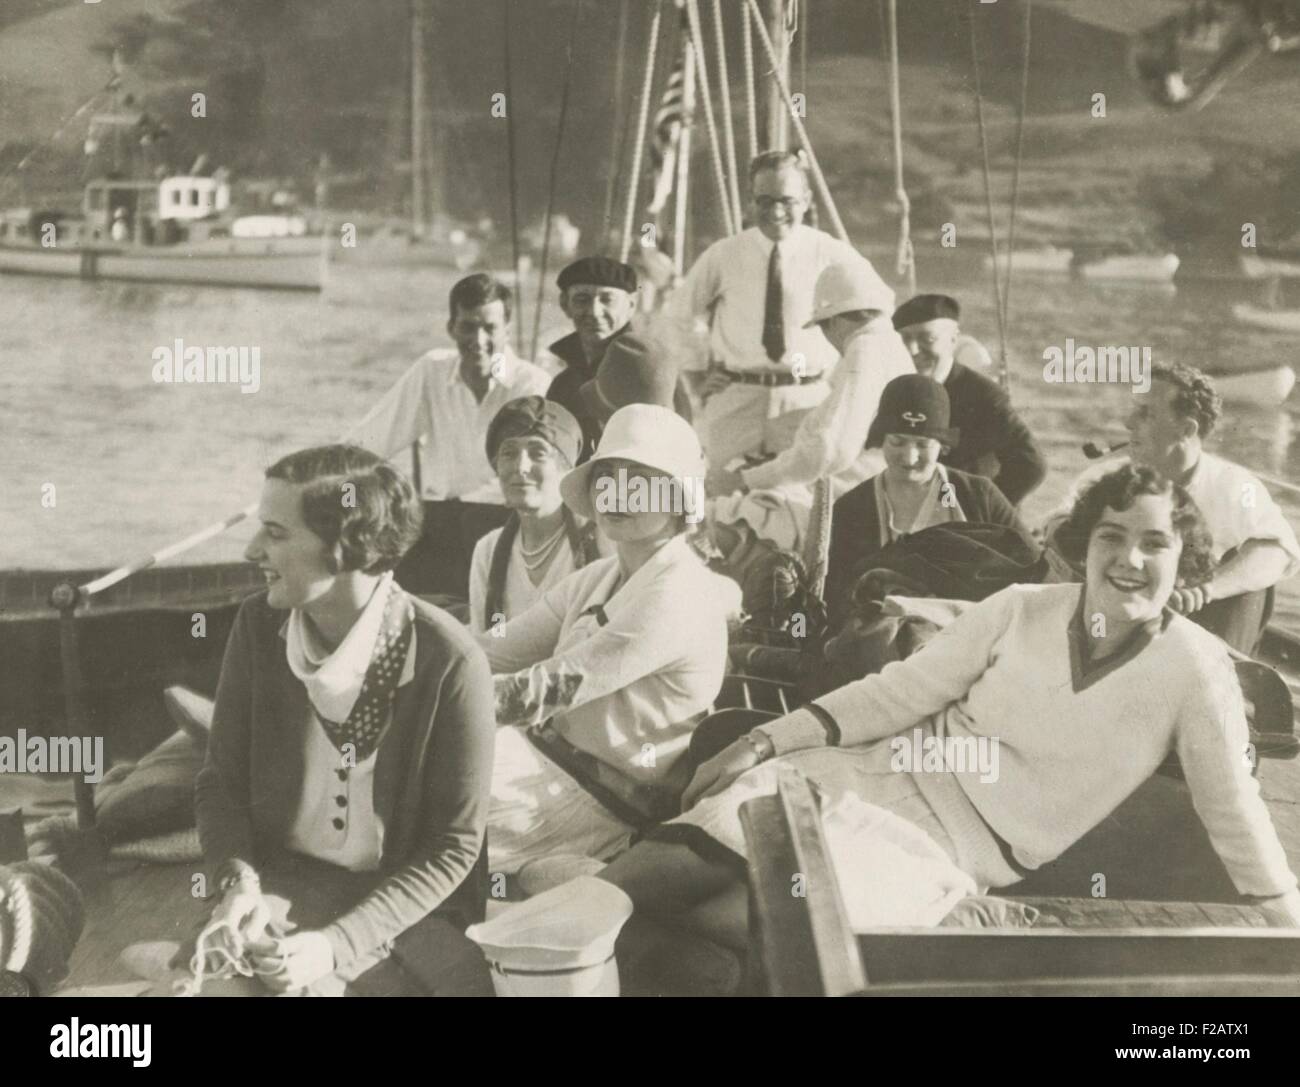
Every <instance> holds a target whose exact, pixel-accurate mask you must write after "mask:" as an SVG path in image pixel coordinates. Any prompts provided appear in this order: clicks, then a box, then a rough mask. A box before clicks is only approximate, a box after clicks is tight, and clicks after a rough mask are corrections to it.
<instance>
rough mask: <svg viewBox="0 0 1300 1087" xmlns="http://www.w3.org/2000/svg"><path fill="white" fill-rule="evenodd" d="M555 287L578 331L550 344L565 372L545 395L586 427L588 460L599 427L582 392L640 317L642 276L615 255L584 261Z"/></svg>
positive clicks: (573, 266) (577, 262)
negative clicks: (613, 344) (609, 351)
mask: <svg viewBox="0 0 1300 1087" xmlns="http://www.w3.org/2000/svg"><path fill="white" fill-rule="evenodd" d="M556 283H557V285H558V286H559V288H560V308H561V309H562V310H564V313H565V316H567V317H568V318H569V320H571V321H572V322H573V329H574V330H573V332H571V333H570V334H569V335H567V336H565V337H564V338H563V339H560V340H556V342H555V343H553V344H551V346H550V352H551V354H552V355H554V356H555V357H556V358H558V359H559V360H560V361H561V362H563V363H564V370H563V371H562V372H561V373H559V374H558V375H557V376H556V377H555V379H554V380H553V381H552V382H551V387H550V388H549V389H548V390H547V392H546V397H547V399H548V400H554V401H555V402H556V403H557V404H563V405H564V406H565V407H566V408H568V409H569V411H571V412H572V413H573V414H574V415H575V416H576V417H577V419H578V421H579V422H580V423H581V424H582V432H583V437H584V439H585V441H584V449H583V456H582V459H583V460H585V459H586V458H587V456H589V455H590V453H591V450H592V449H594V448H595V444H596V439H597V438H598V437H599V436H600V426H599V424H598V423H597V422H596V420H594V419H593V418H592V417H591V415H590V413H589V412H588V409H587V407H586V404H585V403H584V401H583V399H582V397H581V395H580V394H579V392H578V390H579V389H580V388H581V387H582V386H583V385H585V384H586V383H587V382H589V381H591V380H592V379H593V378H595V376H596V371H597V370H598V369H599V367H600V362H601V359H603V358H604V357H605V351H606V350H607V349H608V347H609V345H610V343H611V342H613V340H614V339H615V338H616V337H618V336H621V335H622V334H623V333H624V332H625V331H626V330H627V328H628V325H629V323H630V322H631V320H632V316H633V314H635V313H636V310H637V297H638V296H637V276H636V272H635V271H634V270H633V269H632V267H631V266H630V265H627V264H623V263H622V262H620V261H616V260H613V259H612V258H610V257H582V258H581V259H579V260H575V261H574V262H573V263H572V264H570V265H569V266H568V267H566V268H565V269H564V270H563V271H562V272H560V275H559V278H558V279H557V280H556Z"/></svg>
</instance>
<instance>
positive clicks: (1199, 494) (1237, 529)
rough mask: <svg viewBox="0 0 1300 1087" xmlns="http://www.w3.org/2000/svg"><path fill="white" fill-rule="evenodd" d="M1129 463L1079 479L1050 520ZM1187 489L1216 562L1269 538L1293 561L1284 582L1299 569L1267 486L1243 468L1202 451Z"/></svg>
mask: <svg viewBox="0 0 1300 1087" xmlns="http://www.w3.org/2000/svg"><path fill="white" fill-rule="evenodd" d="M1128 463H1129V461H1128V458H1127V457H1123V458H1119V459H1117V460H1108V461H1103V462H1102V463H1101V464H1098V465H1095V466H1093V467H1092V468H1089V469H1088V470H1087V471H1086V472H1084V473H1083V474H1082V475H1081V476H1079V478H1078V479H1077V480H1075V482H1074V486H1073V487H1072V488H1071V489H1070V493H1069V494H1068V495H1067V496H1066V499H1065V502H1064V503H1063V504H1062V506H1061V507H1060V509H1058V510H1057V512H1056V514H1054V515H1053V518H1052V519H1051V520H1054V519H1055V518H1056V517H1057V516H1063V515H1065V514H1068V513H1069V511H1070V508H1071V507H1072V506H1073V505H1074V502H1075V500H1076V499H1077V498H1078V496H1079V494H1080V493H1081V492H1082V491H1083V490H1084V489H1085V488H1086V487H1087V486H1089V485H1090V484H1092V483H1095V482H1096V481H1097V480H1098V479H1100V478H1101V477H1102V476H1104V475H1106V474H1107V473H1108V472H1113V471H1114V470H1115V469H1116V468H1120V467H1122V466H1123V465H1125V464H1128ZM1186 489H1187V493H1188V494H1189V495H1191V496H1192V501H1193V502H1195V503H1196V506H1197V508H1198V509H1199V510H1200V511H1201V516H1203V517H1204V518H1205V524H1206V527H1207V528H1208V529H1209V530H1210V536H1211V538H1212V541H1213V544H1214V558H1215V561H1216V562H1217V561H1220V560H1222V558H1223V556H1224V555H1225V554H1226V553H1227V552H1229V551H1232V550H1234V549H1235V548H1238V547H1240V546H1241V545H1242V544H1244V543H1246V541H1248V540H1265V541H1269V542H1271V543H1275V544H1277V545H1278V546H1279V547H1281V548H1282V550H1283V551H1285V552H1286V553H1287V555H1288V556H1290V559H1291V562H1290V564H1289V565H1288V566H1287V568H1286V571H1285V573H1283V575H1282V577H1281V578H1279V579H1278V580H1279V581H1281V580H1283V579H1285V578H1289V577H1291V576H1292V575H1293V574H1295V573H1296V572H1297V571H1300V545H1298V544H1297V543H1296V536H1295V531H1294V530H1293V529H1292V528H1291V525H1290V523H1289V522H1288V521H1287V519H1286V517H1285V515H1283V513H1282V511H1281V509H1279V508H1278V504H1277V503H1276V502H1274V501H1273V496H1272V495H1270V494H1269V493H1268V491H1267V490H1266V489H1265V487H1264V484H1262V483H1261V482H1260V481H1259V480H1258V479H1256V478H1255V477H1254V475H1252V474H1251V473H1250V472H1248V471H1247V470H1246V469H1245V468H1243V467H1242V466H1241V465H1240V464H1234V463H1233V462H1232V461H1230V460H1224V459H1223V457H1216V456H1215V455H1214V454H1213V453H1206V452H1205V451H1204V450H1202V451H1201V456H1200V459H1199V460H1198V461H1197V462H1196V468H1195V470H1193V472H1192V478H1191V479H1190V480H1189V481H1188V482H1187V486H1186ZM1051 520H1049V524H1050V523H1051Z"/></svg>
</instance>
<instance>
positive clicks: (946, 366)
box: [894, 294, 1047, 506]
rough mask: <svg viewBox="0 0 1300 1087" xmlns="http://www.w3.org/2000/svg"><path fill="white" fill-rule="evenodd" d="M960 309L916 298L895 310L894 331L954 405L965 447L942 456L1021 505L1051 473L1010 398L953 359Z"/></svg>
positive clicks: (937, 297) (950, 302)
mask: <svg viewBox="0 0 1300 1087" xmlns="http://www.w3.org/2000/svg"><path fill="white" fill-rule="evenodd" d="M960 315H961V307H959V306H958V305H957V301H956V299H953V298H949V297H948V296H947V295H944V294H918V295H917V296H916V297H915V298H911V299H908V301H906V302H904V303H903V304H902V305H901V306H899V307H898V309H897V310H895V311H894V328H896V329H897V330H898V334H899V335H900V336H902V337H903V342H904V343H905V344H907V349H908V350H909V351H910V352H911V353H912V362H913V365H915V366H916V372H917V373H919V374H924V375H926V376H927V377H930V378H933V379H934V380H935V381H938V382H940V383H941V384H942V385H943V386H944V388H945V389H946V390H947V391H948V399H949V401H950V402H951V404H952V425H953V426H954V427H956V428H957V429H958V431H959V432H960V434H961V443H960V444H959V445H958V446H957V447H956V448H954V449H952V450H951V451H949V452H948V453H945V454H944V455H943V456H942V457H941V458H940V460H941V462H942V463H943V464H945V465H947V466H948V467H950V468H958V469H960V470H961V471H963V472H969V473H971V474H973V475H979V476H987V477H988V478H989V479H991V480H993V482H994V483H996V484H997V487H998V490H1000V491H1001V492H1002V493H1003V494H1004V495H1006V497H1007V500H1008V501H1009V502H1010V503H1011V504H1012V505H1013V506H1017V505H1019V504H1020V502H1021V501H1022V500H1023V499H1024V497H1025V496H1026V495H1027V494H1029V492H1030V491H1032V490H1033V489H1034V488H1035V487H1037V486H1038V485H1039V484H1040V483H1042V482H1043V478H1044V477H1045V476H1046V475H1047V465H1046V462H1045V461H1044V460H1043V454H1042V453H1041V452H1040V451H1039V449H1038V446H1037V445H1036V444H1035V442H1034V437H1033V435H1032V434H1030V432H1029V428H1028V427H1027V426H1025V424H1024V421H1023V420H1022V419H1021V418H1020V416H1019V415H1017V414H1016V410H1015V408H1013V407H1012V406H1011V400H1010V398H1009V397H1008V396H1007V394H1006V393H1005V392H1004V391H1003V390H1002V389H1001V388H1000V387H999V386H998V385H997V383H996V382H994V381H991V380H989V379H988V378H987V377H985V376H984V375H983V374H980V373H977V372H976V371H974V370H972V369H970V368H969V367H967V366H963V365H962V364H961V363H959V362H957V361H955V359H954V358H953V352H954V350H955V348H956V345H957V337H958V335H959V332H960V329H959V328H958V325H957V319H958V317H959V316H960Z"/></svg>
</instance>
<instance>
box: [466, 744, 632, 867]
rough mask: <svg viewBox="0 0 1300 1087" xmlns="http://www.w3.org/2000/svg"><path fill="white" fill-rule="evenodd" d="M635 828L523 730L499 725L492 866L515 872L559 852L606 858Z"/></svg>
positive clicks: (490, 825)
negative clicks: (602, 802) (580, 782)
mask: <svg viewBox="0 0 1300 1087" xmlns="http://www.w3.org/2000/svg"><path fill="white" fill-rule="evenodd" d="M633 829H634V828H633V827H632V826H631V825H630V824H628V823H625V822H623V820H621V819H619V818H617V817H616V816H615V815H614V814H613V813H612V812H610V811H609V809H608V808H606V807H605V806H604V805H603V804H601V803H600V802H599V801H597V800H596V799H595V798H594V797H593V796H592V795H591V794H590V793H588V792H587V790H586V789H584V788H583V787H582V786H581V785H579V784H578V783H577V782H576V781H575V780H574V779H573V778H572V777H570V776H569V775H568V774H567V773H565V772H564V771H563V770H561V769H560V767H559V766H557V765H556V764H555V763H554V762H552V761H551V760H550V759H548V758H547V757H546V756H545V755H543V754H542V753H541V752H540V751H538V750H537V748H536V747H535V746H533V743H532V741H530V740H529V739H528V737H527V735H525V732H524V729H522V728H520V727H517V726H506V727H503V728H498V729H497V737H496V754H495V757H494V759H493V764H492V802H491V806H490V808H489V814H488V836H487V837H488V867H489V871H491V872H493V873H494V874H495V873H497V872H506V873H514V872H517V871H519V869H520V868H522V867H523V866H524V865H525V864H527V863H528V862H529V861H533V860H538V859H539V858H541V857H548V856H552V855H553V854H559V853H572V854H577V855H579V856H583V857H595V858H596V859H597V860H607V859H609V858H610V857H612V856H614V855H615V854H616V853H619V852H621V851H622V850H623V849H625V848H626V847H627V844H628V842H629V841H630V840H631V837H632V833H633Z"/></svg>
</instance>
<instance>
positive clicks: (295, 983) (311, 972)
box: [248, 930, 334, 993]
mask: <svg viewBox="0 0 1300 1087" xmlns="http://www.w3.org/2000/svg"><path fill="white" fill-rule="evenodd" d="M248 951H249V958H250V959H251V960H252V962H253V966H254V967H255V968H256V970H257V972H258V974H259V975H260V976H261V978H262V984H263V985H265V986H266V987H267V988H268V989H270V990H271V991H272V992H275V993H287V992H291V991H293V990H294V989H305V988H306V987H307V986H308V985H310V984H311V983H312V982H314V981H319V980H320V979H321V978H323V977H325V975H326V974H330V973H333V971H334V948H333V946H332V945H331V944H330V942H329V940H328V939H327V938H326V936H325V934H324V933H323V932H316V931H312V930H308V931H307V932H295V933H294V934H293V935H292V936H285V937H283V938H282V939H280V940H277V941H267V942H266V943H265V944H261V945H258V946H257V947H250V948H249V949H248Z"/></svg>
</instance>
